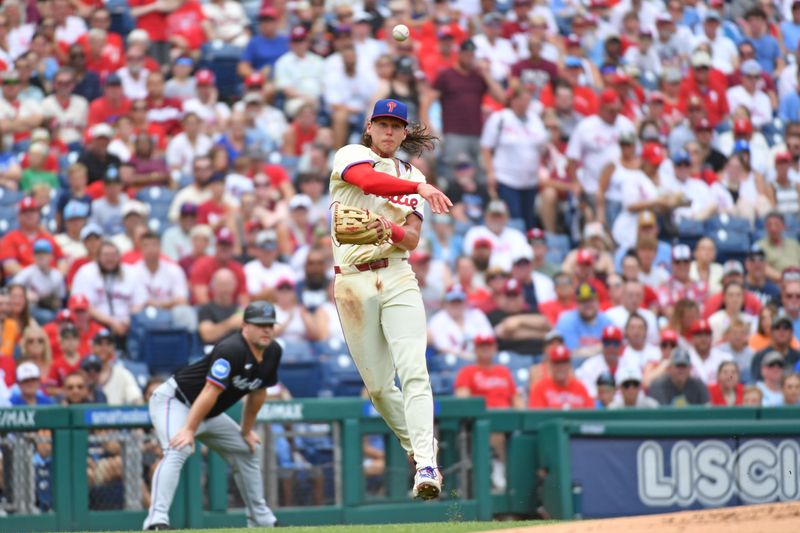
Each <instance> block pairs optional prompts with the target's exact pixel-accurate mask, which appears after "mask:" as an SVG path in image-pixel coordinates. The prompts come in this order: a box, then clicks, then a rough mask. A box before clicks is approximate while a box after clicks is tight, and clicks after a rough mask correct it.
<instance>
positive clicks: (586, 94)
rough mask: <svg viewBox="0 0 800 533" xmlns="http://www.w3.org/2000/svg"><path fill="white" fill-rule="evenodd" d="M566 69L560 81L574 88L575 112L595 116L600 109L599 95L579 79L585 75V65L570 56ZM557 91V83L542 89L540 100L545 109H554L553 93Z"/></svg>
mask: <svg viewBox="0 0 800 533" xmlns="http://www.w3.org/2000/svg"><path fill="white" fill-rule="evenodd" d="M564 67H565V68H564V69H562V70H561V77H560V79H559V81H560V82H562V83H567V84H569V86H570V87H572V102H573V108H574V110H575V111H576V112H577V113H579V114H581V115H583V116H587V115H594V114H596V113H597V110H598V109H599V107H600V106H599V103H598V101H597V95H596V94H595V92H594V91H593V90H592V88H591V87H588V86H586V85H581V84H580V83H579V78H580V76H581V75H582V74H583V63H582V62H581V60H580V58H579V57H573V56H569V57H567V58H566V60H565V61H564ZM555 89H556V84H555V83H548V84H546V85H545V86H544V87H543V88H542V92H541V94H540V95H539V100H540V101H541V102H542V105H544V106H545V107H553V106H555V104H556V100H555V96H554V94H553V91H554V90H555Z"/></svg>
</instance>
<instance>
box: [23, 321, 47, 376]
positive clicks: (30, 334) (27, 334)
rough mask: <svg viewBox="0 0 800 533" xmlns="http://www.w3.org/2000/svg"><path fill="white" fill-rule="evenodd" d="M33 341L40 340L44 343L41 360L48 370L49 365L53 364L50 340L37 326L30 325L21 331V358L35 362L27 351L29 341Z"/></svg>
mask: <svg viewBox="0 0 800 533" xmlns="http://www.w3.org/2000/svg"><path fill="white" fill-rule="evenodd" d="M35 339H42V340H43V341H44V353H43V354H42V358H43V361H42V362H43V363H44V364H45V365H47V367H48V368H49V367H50V365H51V364H52V363H53V349H52V348H51V346H50V339H49V338H48V336H47V333H46V332H45V330H43V329H42V328H41V327H40V326H38V325H33V324H32V325H30V326H28V327H27V328H25V329H24V330H23V332H22V338H21V339H20V347H21V350H22V356H23V357H27V358H30V359H32V360H35V358H34V357H32V356H31V354H30V352H29V351H28V344H29V341H32V340H35ZM37 365H38V363H37Z"/></svg>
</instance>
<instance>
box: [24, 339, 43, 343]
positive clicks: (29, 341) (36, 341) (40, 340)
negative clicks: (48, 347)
mask: <svg viewBox="0 0 800 533" xmlns="http://www.w3.org/2000/svg"><path fill="white" fill-rule="evenodd" d="M25 342H27V343H28V344H31V343H34V342H35V343H38V344H44V343H45V342H46V341H45V340H44V339H28V340H27V341H25Z"/></svg>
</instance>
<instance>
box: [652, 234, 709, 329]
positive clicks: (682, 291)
mask: <svg viewBox="0 0 800 533" xmlns="http://www.w3.org/2000/svg"><path fill="white" fill-rule="evenodd" d="M691 262H692V249H691V248H689V247H688V246H687V245H685V244H678V245H676V246H673V248H672V275H671V276H670V277H669V279H668V280H667V281H666V282H665V283H663V284H662V285H661V286H660V287H658V289H657V290H658V303H659V306H660V307H661V310H662V312H663V313H664V314H666V315H667V316H669V315H670V314H671V310H672V306H673V305H675V302H677V301H678V300H682V299H684V298H688V299H690V300H693V301H695V302H697V303H698V304H700V305H703V303H704V302H705V299H706V296H708V285H707V284H706V282H704V281H702V280H698V281H692V279H691V278H690V277H689V271H690V269H691Z"/></svg>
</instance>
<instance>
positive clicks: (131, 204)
mask: <svg viewBox="0 0 800 533" xmlns="http://www.w3.org/2000/svg"><path fill="white" fill-rule="evenodd" d="M149 214H150V209H149V208H148V207H147V206H146V205H145V204H143V203H142V202H140V201H139V200H128V201H127V202H125V205H123V206H122V209H121V216H122V231H118V232H117V233H115V234H114V235H113V236H112V237H111V242H113V243H114V244H115V245H116V246H117V248H118V249H119V251H120V253H121V254H123V255H125V254H127V253H128V252H130V251H131V250H133V248H134V241H135V234H136V229H137V228H138V227H139V226H143V225H144V224H145V222H146V221H147V215H149Z"/></svg>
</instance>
